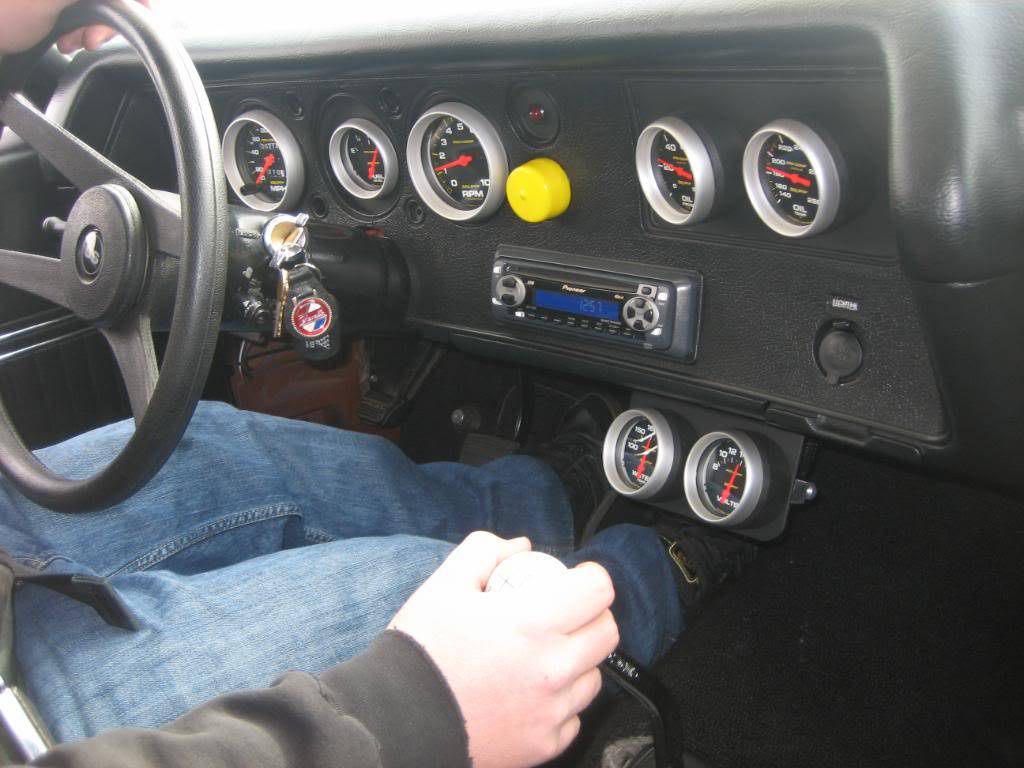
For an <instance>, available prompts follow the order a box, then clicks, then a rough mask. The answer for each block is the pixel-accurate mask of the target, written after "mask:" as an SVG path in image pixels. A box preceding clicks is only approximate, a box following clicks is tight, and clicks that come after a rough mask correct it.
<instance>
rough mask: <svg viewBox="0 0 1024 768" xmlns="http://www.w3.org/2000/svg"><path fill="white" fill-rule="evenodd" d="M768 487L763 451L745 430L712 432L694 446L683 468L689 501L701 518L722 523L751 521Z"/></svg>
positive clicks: (730, 524) (736, 523)
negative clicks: (749, 519) (750, 518)
mask: <svg viewBox="0 0 1024 768" xmlns="http://www.w3.org/2000/svg"><path fill="white" fill-rule="evenodd" d="M767 489H768V472H767V467H766V465H765V461H764V458H763V455H762V452H761V450H760V449H759V448H758V447H757V443H756V442H755V441H754V439H753V438H752V437H751V436H750V435H748V434H747V433H745V432H738V431H737V432H732V431H730V432H724V431H723V432H711V433H709V434H706V435H704V436H703V437H701V438H700V439H699V440H697V442H696V443H694V444H693V447H692V448H691V449H690V453H689V455H688V456H687V458H686V466H685V467H684V468H683V490H684V492H685V493H686V500H687V501H688V502H689V504H690V508H691V509H692V510H693V512H694V514H696V515H697V516H698V517H699V518H701V519H702V520H704V521H705V522H708V523H712V524H714V525H721V526H727V527H729V526H736V525H739V524H740V523H742V522H744V521H745V520H747V519H748V518H749V517H750V516H751V515H752V514H753V513H754V512H755V511H756V510H757V508H758V506H759V505H760V504H761V501H762V500H763V499H764V497H765V494H766V492H767Z"/></svg>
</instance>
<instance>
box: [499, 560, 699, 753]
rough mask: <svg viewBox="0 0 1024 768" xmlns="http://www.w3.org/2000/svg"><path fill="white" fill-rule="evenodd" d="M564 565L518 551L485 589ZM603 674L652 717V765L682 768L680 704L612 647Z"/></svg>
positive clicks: (516, 583) (517, 582) (561, 568)
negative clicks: (612, 649)
mask: <svg viewBox="0 0 1024 768" xmlns="http://www.w3.org/2000/svg"><path fill="white" fill-rule="evenodd" d="M564 570H565V565H563V564H562V563H561V562H560V561H559V560H557V559H555V558H554V557H552V556H551V555H547V554H544V553H543V552H532V551H531V552H520V553H519V554H516V555H512V556H511V557H509V558H507V559H506V560H503V561H502V562H501V563H500V564H499V565H498V567H497V568H495V569H494V572H493V573H492V574H491V577H490V578H489V579H488V580H487V588H486V590H485V591H487V592H501V591H504V590H507V589H518V588H520V587H522V586H523V585H524V584H526V583H528V582H529V581H531V580H532V579H534V578H536V577H538V576H540V575H543V574H544V573H552V572H557V571H564ZM601 671H602V672H603V673H604V676H605V678H608V679H611V680H614V681H615V682H616V683H618V684H619V685H620V686H621V687H622V689H623V690H625V691H626V693H628V694H629V695H630V696H632V697H633V698H634V699H636V700H637V701H638V702H640V705H641V706H642V707H643V708H644V711H645V712H646V713H647V716H648V718H649V719H650V721H651V736H652V737H653V740H654V765H655V768H683V737H682V731H681V729H680V725H679V723H680V719H679V707H678V706H677V704H676V702H675V699H674V698H673V697H672V694H671V693H670V692H669V690H668V689H667V688H666V687H665V686H664V684H662V683H661V681H660V680H658V679H657V678H656V677H654V675H652V674H651V673H650V672H648V671H647V670H645V669H644V668H643V667H642V666H641V665H640V663H639V662H638V661H636V660H635V659H633V658H631V657H630V656H629V655H628V654H626V653H623V652H622V651H613V652H612V653H611V654H610V655H609V656H608V658H606V659H605V660H604V661H603V662H601Z"/></svg>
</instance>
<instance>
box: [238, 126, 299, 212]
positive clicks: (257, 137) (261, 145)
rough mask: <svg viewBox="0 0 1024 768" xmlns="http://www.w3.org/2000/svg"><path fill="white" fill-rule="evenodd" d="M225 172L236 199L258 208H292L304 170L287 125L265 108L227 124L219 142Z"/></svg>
mask: <svg viewBox="0 0 1024 768" xmlns="http://www.w3.org/2000/svg"><path fill="white" fill-rule="evenodd" d="M221 147H222V150H221V151H222V154H223V161H224V174H225V175H226V176H227V178H228V183H229V184H230V186H231V189H232V190H233V191H234V193H235V194H236V195H238V199H239V200H241V201H242V202H243V203H245V204H246V205H247V206H249V207H250V208H253V209H255V210H257V211H267V212H270V211H279V210H287V209H289V208H292V207H294V206H295V205H296V204H297V203H298V202H299V200H300V199H301V197H302V191H303V188H304V186H305V183H306V170H305V166H304V164H303V161H302V151H301V150H300V149H299V143H298V141H297V140H296V138H295V135H294V134H293V133H292V132H291V131H290V130H289V129H288V126H286V125H285V124H284V122H283V121H282V120H281V119H280V118H278V117H277V116H275V115H273V114H271V113H270V112H268V111H266V110H265V109H252V110H249V111H248V112H245V113H243V114H241V115H239V116H238V117H236V118H235V119H234V120H232V121H231V123H230V124H229V125H228V127H227V129H226V130H225V131H224V139H223V141H222V142H221Z"/></svg>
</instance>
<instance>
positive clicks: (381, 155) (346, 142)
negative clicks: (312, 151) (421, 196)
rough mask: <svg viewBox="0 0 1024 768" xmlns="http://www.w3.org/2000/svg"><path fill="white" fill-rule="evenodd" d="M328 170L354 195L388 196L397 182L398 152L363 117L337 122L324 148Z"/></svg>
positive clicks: (377, 127) (386, 136)
mask: <svg viewBox="0 0 1024 768" xmlns="http://www.w3.org/2000/svg"><path fill="white" fill-rule="evenodd" d="M327 156H328V157H329V158H330V162H331V171H333V173H334V178H336V179H337V180H338V183H339V184H341V186H342V187H343V188H344V189H345V191H346V192H348V193H349V194H350V195H352V196H353V197H356V198H358V199H360V200H373V199H374V198H378V197H382V196H384V195H387V194H388V193H389V192H391V190H393V189H394V188H395V185H396V184H397V183H398V154H397V153H396V152H395V147H394V145H393V144H392V143H391V139H389V138H388V135H387V134H386V133H385V132H384V131H383V130H382V129H381V128H380V127H379V126H378V125H376V124H374V123H372V122H370V121H369V120H363V119H362V118H353V119H351V120H346V121H345V122H344V123H342V124H341V125H339V126H338V127H337V128H336V129H335V130H334V133H333V134H331V140H330V143H329V144H328V147H327Z"/></svg>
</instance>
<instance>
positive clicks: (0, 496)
mask: <svg viewBox="0 0 1024 768" xmlns="http://www.w3.org/2000/svg"><path fill="white" fill-rule="evenodd" d="M131 428H132V427H131V424H130V423H127V422H126V423H121V424H118V425H113V426H112V427H109V428H106V429H103V430H99V431H97V432H94V433H90V434H88V435H83V436H80V437H78V438H75V439H73V440H71V441H68V442H66V443H62V444H60V445H58V446H54V447H52V448H49V449H45V450H43V451H41V452H40V454H41V455H42V457H43V459H44V460H45V461H46V462H47V463H48V464H49V465H50V466H51V467H52V468H53V469H55V470H56V471H58V472H61V473H64V474H67V475H69V476H72V477H82V476H85V475H87V474H89V473H91V472H92V471H94V470H95V469H96V468H97V467H99V466H102V465H103V463H104V462H106V461H108V460H109V457H110V456H111V455H113V453H115V452H116V451H117V450H119V449H120V447H121V446H122V445H123V444H124V442H125V440H126V439H127V437H128V435H129V434H130V431H131ZM0 529H2V540H0V541H2V543H0V546H3V547H4V548H6V549H8V550H9V551H10V552H11V554H12V555H14V556H15V557H16V558H17V559H19V560H20V561H21V562H23V563H26V564H28V565H31V566H34V567H37V568H41V569H45V570H49V571H51V572H82V571H88V572H92V573H96V574H99V575H103V576H111V577H112V580H113V583H114V585H115V586H116V588H117V589H118V592H119V593H121V595H122V597H123V598H124V599H125V600H126V601H127V602H128V603H129V605H130V607H131V608H132V609H134V610H135V611H136V612H137V613H139V614H140V616H141V617H142V618H143V620H144V624H145V625H146V626H145V629H144V630H143V632H141V633H136V634H130V633H124V632H122V631H121V630H114V629H111V628H109V627H107V626H106V625H103V624H102V623H101V622H100V621H99V619H98V617H96V616H95V615H94V614H93V613H92V612H91V611H89V609H87V608H85V607H84V606H81V605H79V604H77V603H73V602H71V601H69V600H68V599H67V598H64V597H60V596H58V595H55V594H53V593H51V592H46V591H44V590H42V589H39V588H36V587H26V588H25V589H23V590H21V591H20V592H19V593H18V595H17V600H16V608H17V611H18V622H17V648H18V655H19V657H20V660H21V663H22V665H23V667H24V668H25V670H26V672H27V673H28V678H29V687H30V690H31V691H32V692H33V694H34V696H35V698H36V699H37V700H38V702H39V703H40V706H41V707H42V708H43V710H44V712H46V713H47V719H48V721H49V722H50V723H51V725H53V727H54V730H55V731H56V732H57V733H58V734H61V736H62V737H63V738H68V737H76V736H81V735H85V734H89V733H94V732H96V731H97V730H98V729H101V728H106V727H112V726H113V725H127V724H140V725H145V724H154V723H155V722H157V720H154V719H152V718H159V717H160V716H162V715H169V717H173V716H175V715H177V714H180V713H181V712H182V711H183V709H182V708H181V707H182V706H183V705H185V704H186V703H187V705H193V704H196V703H198V702H200V701H202V700H203V699H204V698H208V697H209V696H212V695H215V694H217V693H220V692H222V691H224V690H228V689H229V688H231V687H238V686H250V685H263V684H266V683H267V682H269V681H270V680H271V679H273V677H274V676H275V675H276V674H277V673H279V672H281V671H284V670H285V669H288V668H292V667H303V668H307V669H310V670H311V671H319V669H320V668H316V667H311V666H308V665H310V664H315V663H317V662H318V660H322V659H323V658H327V657H329V658H331V659H332V662H331V663H333V661H337V660H338V659H340V658H346V657H347V656H349V655H351V654H352V653H354V652H357V651H358V650H360V649H361V647H362V646H363V645H365V643H366V642H367V641H368V639H369V638H371V637H372V636H373V635H374V634H375V633H376V632H377V631H379V629H380V628H382V627H383V626H385V625H386V623H387V621H389V620H390V618H391V617H392V615H393V614H394V612H395V611H396V610H397V608H398V607H399V606H400V605H401V604H402V602H404V600H405V598H406V597H407V595H408V594H410V593H411V591H412V589H414V588H415V586H416V585H418V584H419V583H420V582H422V581H423V579H425V578H426V577H427V576H428V575H429V574H430V573H431V572H432V571H433V569H434V567H436V565H437V564H438V563H439V562H440V560H441V559H443V556H444V555H445V554H446V553H447V551H448V549H450V544H446V543H445V541H447V542H451V543H456V542H458V541H459V540H461V539H462V538H463V537H464V536H465V535H466V534H468V533H469V532H471V531H472V530H476V529H490V530H492V531H494V532H497V533H499V534H501V535H505V536H515V535H520V534H527V535H529V536H530V537H531V539H532V540H533V541H534V542H535V544H536V545H537V546H538V548H542V549H546V550H548V551H552V552H553V553H564V552H566V551H568V550H569V549H570V548H571V543H572V524H571V516H570V511H569V507H568V503H567V501H566V499H565V495H564V492H563V491H562V489H561V485H560V483H559V481H558V479H557V477H556V476H555V474H554V473H553V471H552V470H550V469H549V468H548V467H547V466H546V465H544V464H543V463H541V462H539V461H537V460H535V459H530V458H527V457H510V458H508V459H503V460H500V461H498V462H494V463H492V464H491V465H490V466H489V467H486V468H479V469H478V468H471V467H464V466H461V465H454V464H435V465H427V466H424V467H418V466H416V465H415V464H413V463H412V462H410V461H409V460H408V459H407V458H406V457H405V456H404V455H402V454H401V452H400V451H399V450H398V449H397V448H396V447H395V446H394V445H392V444H390V443H388V442H387V441H384V440H382V439H380V438H374V437H369V436H365V435H358V434H353V433H347V432H341V431H339V430H334V429H330V428H325V427H320V426H315V425H309V424H302V423H298V422H291V421H287V420H283V419H275V418H271V417H265V416H259V415H256V414H248V413H244V412H239V411H236V410H234V409H233V408H230V407H228V406H224V405H218V404H202V405H201V406H200V408H199V409H198V410H197V414H196V418H195V419H194V420H193V423H192V425H191V426H190V427H189V430H188V431H187V432H186V435H185V437H184V439H183V440H182V443H181V446H180V448H179V450H178V451H176V452H175V454H174V455H173V456H172V457H171V459H170V460H169V461H168V463H167V465H166V466H165V467H164V469H163V470H161V472H160V473H159V474H158V475H157V477H156V478H154V480H153V481H151V482H150V483H149V484H148V485H147V486H146V487H145V488H143V489H142V490H141V491H140V492H139V493H138V494H136V495H135V496H134V497H133V498H132V499H130V500H129V501H127V502H125V503H122V504H119V505H117V506H116V507H114V508H112V509H110V510H106V511H103V512H97V513H90V514H86V515H67V514H60V513H53V512H49V511H47V510H44V509H41V508H39V507H37V506H36V505H34V504H31V503H29V502H27V501H26V500H24V499H23V498H21V497H20V496H18V495H17V494H16V493H14V492H13V491H12V490H11V489H10V488H9V487H7V486H5V485H3V484H2V483H0ZM389 533H403V534H414V535H420V536H429V537H431V538H432V539H434V540H433V541H429V542H427V541H426V540H424V539H417V541H419V542H421V545H420V546H421V547H422V550H423V551H422V553H421V554H420V555H417V556H413V557H409V556H407V555H406V554H403V555H401V556H398V555H394V554H392V550H393V549H394V548H395V547H399V548H401V547H402V537H392V538H387V539H383V540H382V539H380V538H374V539H373V540H372V541H369V540H367V541H364V539H366V537H380V536H382V535H386V534H389ZM353 537H355V541H344V542H340V543H337V544H331V545H328V549H329V550H330V552H328V553H326V554H325V553H324V551H323V550H322V548H321V547H303V545H306V544H315V543H323V542H329V541H331V540H332V539H335V538H346V539H351V538H353ZM297 547H303V548H302V549H296V548H297ZM281 550H287V552H281V553H280V554H279V555H276V554H275V553H279V552H280V551H281ZM339 551H340V552H341V553H342V554H343V555H345V556H349V555H351V553H353V552H356V553H357V554H358V553H359V552H361V553H362V554H361V555H358V556H353V559H351V560H346V559H345V557H344V556H343V557H341V559H340V560H338V559H336V558H335V559H332V557H333V556H332V555H331V554H330V553H331V552H335V553H336V552H339ZM403 551H404V550H403ZM374 552H376V553H377V554H376V555H374V554H373V553H374ZM253 558H256V559H255V560H254V559H253ZM321 559H323V560H324V563H323V565H322V567H323V568H328V567H329V568H330V570H329V571H328V572H327V573H326V576H324V578H332V579H334V592H332V593H331V598H333V602H332V600H331V599H325V598H324V597H323V596H322V595H320V594H319V593H318V591H317V589H316V588H317V586H318V585H317V583H312V582H311V581H310V579H312V578H313V577H314V576H315V574H316V573H317V569H318V568H320V567H321V566H320V565H318V562H319V561H320V560H321ZM250 564H256V565H254V566H253V567H258V568H262V569H264V571H263V572H261V576H260V579H259V580H258V581H253V580H252V579H251V578H249V577H248V576H247V570H246V569H247V568H248V567H249V566H250ZM382 567H383V568H390V569H391V570H390V571H387V572H386V573H385V574H384V575H383V576H381V573H380V570H379V569H380V568H382ZM392 571H401V574H400V577H399V576H396V575H394V574H392V576H393V578H389V577H388V576H387V573H391V572H392ZM369 574H376V575H375V576H374V577H372V578H368V575H369ZM185 577H188V578H185ZM234 579H240V580H241V581H239V582H234V581H232V580H234ZM267 584H276V585H277V586H276V587H275V589H274V590H271V591H264V586H265V585H267ZM364 587H369V588H371V591H370V592H365V591H363V590H364ZM207 592H208V593H209V594H207ZM227 594H230V595H231V596H232V598H231V599H230V600H228V599H226V598H221V599H218V598H217V597H216V596H217V595H227ZM211 596H212V597H211ZM200 598H201V599H200ZM193 599H196V600H198V604H199V605H201V606H202V607H203V610H201V611H199V612H195V611H193V610H191V607H192V601H193ZM303 603H305V604H307V605H314V606H316V605H321V606H322V610H321V609H318V610H317V612H316V613H315V614H314V615H313V616H312V618H311V617H306V620H305V621H303V622H301V623H298V624H297V623H295V622H293V621H290V620H289V619H288V617H287V616H284V617H282V614H281V612H282V611H285V612H286V613H287V611H288V610H289V609H290V607H291V606H293V605H298V604H303ZM157 607H159V610H156V608H157ZM254 607H256V608H259V609H260V611H264V610H265V611H267V612H268V615H267V616H266V617H265V618H267V621H266V622H264V623H263V624H261V623H260V622H259V621H257V620H255V619H254V617H252V616H250V615H249V612H250V611H251V609H253V608H254ZM218 611H219V613H218ZM260 615H262V614H260ZM239 617H242V619H243V621H242V626H243V628H251V627H261V626H265V627H266V628H267V632H268V634H267V636H268V637H272V638H274V641H273V642H267V641H266V640H265V639H264V641H263V642H262V643H257V642H236V641H235V638H242V637H245V636H246V634H245V631H240V630H238V629H237V628H236V626H235V624H234V623H233V621H234V620H235V619H237V618H239ZM271 617H273V619H272V620H271ZM317 619H318V620H317ZM225 642H226V643H227V645H226V646H224V645H222V643H225ZM176 644H177V646H178V648H179V651H175V650H174V649H175V646H176ZM203 647H210V648H219V649H221V651H223V652H218V653H217V654H215V656H216V659H215V661H214V662H213V663H212V664H210V663H208V662H209V660H210V659H211V658H213V656H210V655H206V656H203V655H201V654H198V653H197V651H196V649H197V648H203ZM253 647H260V648H266V650H267V652H268V654H269V656H268V658H270V657H272V658H274V659H276V661H277V663H276V665H270V664H267V663H265V662H263V661H260V660H259V659H255V658H254V657H253V653H252V652H253ZM153 648H159V649H162V650H160V651H159V653H157V655H156V656H154V655H153V651H152V649H153ZM313 648H318V649H320V651H321V653H322V656H321V657H311V656H310V655H309V651H310V649H313ZM186 649H190V650H186ZM161 657H164V658H166V659H172V658H181V659H185V660H188V663H190V664H192V663H194V664H195V670H194V673H193V672H191V671H190V672H189V673H188V674H163V673H162V672H161V670H160V669H159V668H158V667H155V666H153V664H152V663H151V659H154V658H161ZM111 664H113V666H111ZM167 664H168V665H169V666H168V669H173V665H170V663H169V662H167ZM321 668H323V667H321ZM125 669H127V670H130V674H127V675H126V674H124V672H123V670H125ZM147 669H150V670H152V671H153V674H147V673H146V672H145V670H147ZM118 670H121V672H118ZM165 705H166V707H165ZM136 713H140V714H139V716H140V717H141V716H143V715H145V717H146V718H148V719H144V720H137V719H135V718H136ZM169 717H168V719H169ZM118 718H125V719H118Z"/></svg>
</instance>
